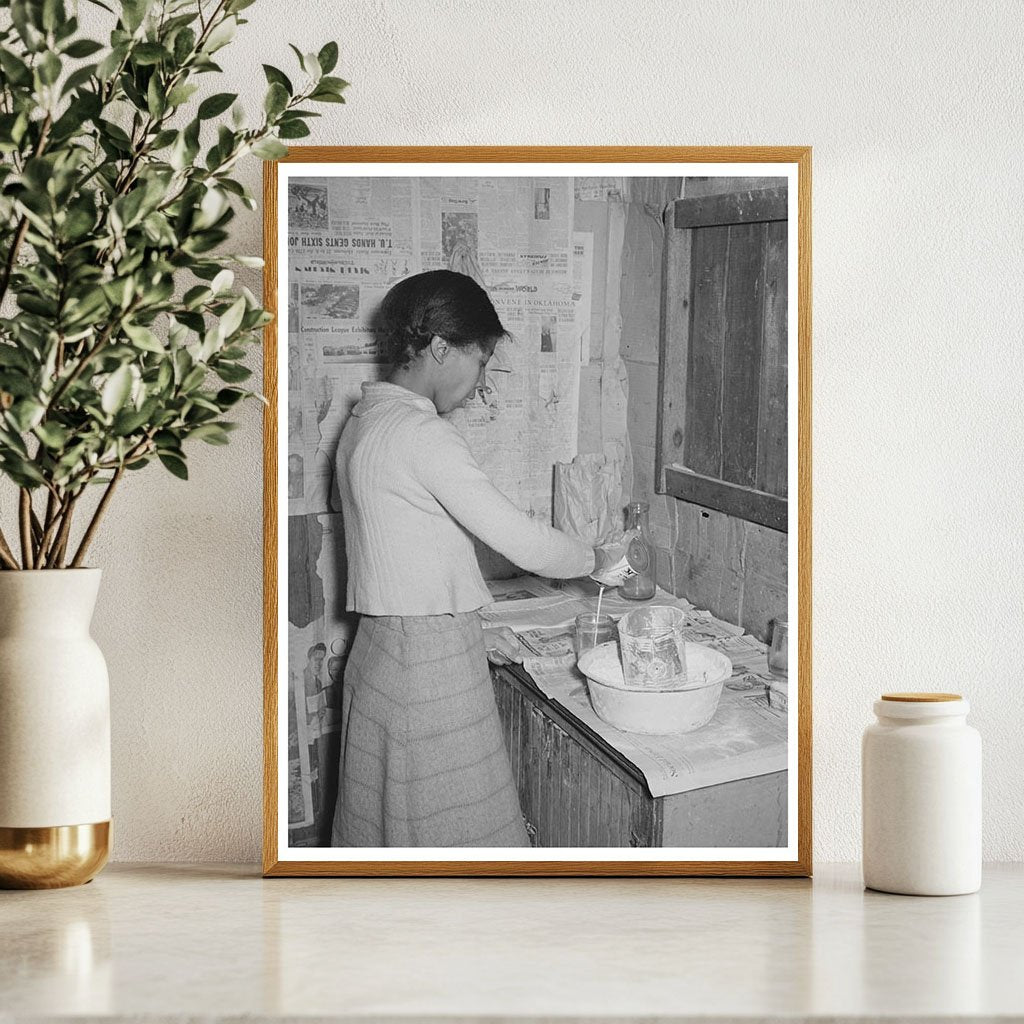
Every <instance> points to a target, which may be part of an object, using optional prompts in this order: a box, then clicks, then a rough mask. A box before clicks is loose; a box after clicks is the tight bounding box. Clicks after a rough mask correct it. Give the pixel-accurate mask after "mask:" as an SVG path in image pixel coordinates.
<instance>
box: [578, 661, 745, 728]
mask: <svg viewBox="0 0 1024 1024" xmlns="http://www.w3.org/2000/svg"><path fill="white" fill-rule="evenodd" d="M686 668H687V679H686V686H685V687H683V688H681V689H676V690H627V689H626V687H625V680H624V679H623V676H622V664H621V662H620V661H619V651H618V645H617V644H614V643H608V644H601V645H600V646H599V647H595V648H593V649H592V650H589V651H586V652H585V653H584V654H583V655H582V657H581V658H580V660H579V670H580V671H581V672H582V673H583V674H584V675H585V676H586V677H587V689H588V690H589V691H590V703H591V704H592V705H593V706H594V711H595V712H596V713H597V715H598V717H599V718H602V719H603V720H604V721H606V722H607V723H608V724H609V725H612V726H614V727H615V728H616V729H622V730H624V731H625V732H639V733H647V734H649V735H653V734H657V735H665V734H670V733H683V732H692V731H693V730H694V729H699V728H700V727H701V726H702V725H707V723H708V722H710V721H711V719H712V718H713V717H714V714H715V711H716V710H717V708H718V700H719V698H720V697H721V696H722V686H723V685H724V684H725V681H726V679H728V678H729V676H731V675H732V662H731V661H730V660H729V659H728V658H727V657H726V656H725V655H724V654H722V652H721V651H715V650H712V648H710V647H705V646H704V645H703V644H690V643H688V644H687V645H686Z"/></svg>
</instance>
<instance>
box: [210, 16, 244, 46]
mask: <svg viewBox="0 0 1024 1024" xmlns="http://www.w3.org/2000/svg"><path fill="white" fill-rule="evenodd" d="M237 28H238V22H237V21H236V20H235V18H234V17H227V18H225V19H224V20H223V21H222V22H220V23H219V24H218V25H216V26H214V29H213V31H212V32H211V33H210V34H209V35H208V36H207V37H206V42H204V43H203V53H216V52H217V51H218V50H219V49H220V48H221V47H222V46H227V45H228V43H230V42H231V40H232V39H234V38H235V30H236V29H237Z"/></svg>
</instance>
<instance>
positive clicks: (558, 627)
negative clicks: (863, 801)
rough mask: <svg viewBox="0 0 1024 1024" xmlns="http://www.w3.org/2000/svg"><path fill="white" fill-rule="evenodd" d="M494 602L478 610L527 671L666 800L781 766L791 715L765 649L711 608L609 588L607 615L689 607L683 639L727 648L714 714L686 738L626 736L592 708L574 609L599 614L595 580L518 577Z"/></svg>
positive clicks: (498, 586) (495, 587)
mask: <svg viewBox="0 0 1024 1024" xmlns="http://www.w3.org/2000/svg"><path fill="white" fill-rule="evenodd" d="M490 586H491V591H492V594H494V595H495V603H494V604H492V605H489V606H488V607H487V608H484V609H482V610H481V616H482V617H483V618H484V619H485V620H486V621H487V624H488V625H504V626H508V627H510V628H511V629H512V630H514V631H515V633H516V634H517V636H518V637H519V639H520V641H521V643H522V645H523V648H524V654H525V657H524V658H523V668H525V669H526V671H527V672H529V674H530V675H531V677H532V678H533V680H534V682H535V683H536V684H537V686H538V687H539V689H540V690H541V691H542V692H543V693H544V695H545V696H546V697H548V698H549V699H551V700H553V701H555V702H556V703H558V704H559V705H561V706H562V707H563V708H565V710H567V711H568V712H570V713H571V714H572V715H573V716H574V717H576V718H577V719H579V721H581V722H582V723H583V724H584V725H586V726H588V727H589V728H590V729H592V730H593V731H594V732H595V733H597V734H598V735H599V736H601V737H602V739H604V740H605V741H606V742H607V743H609V744H610V745H611V746H612V747H614V748H615V749H616V750H617V751H619V753H621V754H623V755H624V756H625V757H626V758H627V759H628V760H629V761H631V762H632V763H633V764H634V765H636V767H637V768H639V769H640V771H641V772H642V773H643V775H644V778H645V779H646V781H647V785H648V788H649V789H650V791H651V795H652V796H654V797H660V796H668V795H670V794H672V793H685V792H689V791H690V790H694V789H701V788H703V787H705V786H714V785H718V784H719V783H723V782H732V781H734V780H736V779H746V778H752V777H754V776H757V775H766V774H769V773H771V772H777V771H783V770H785V769H786V767H787V765H788V758H787V752H788V742H787V740H788V717H787V711H786V706H785V704H783V702H782V701H773V702H771V703H770V702H769V699H768V686H769V684H770V683H771V681H772V680H771V677H770V676H769V674H768V660H767V654H766V649H765V645H764V644H762V643H761V642H760V641H759V640H757V639H756V638H755V637H752V636H750V635H749V634H745V633H743V631H742V629H740V627H738V626H734V625H732V624H731V623H728V622H723V621H722V620H720V619H716V618H715V617H714V616H713V615H711V613H710V612H707V611H702V610H699V609H695V608H694V607H693V606H692V605H691V604H690V603H689V602H687V601H685V600H684V599H682V598H678V597H674V596H673V595H672V594H668V593H666V592H665V591H663V590H660V589H659V590H657V591H656V593H655V596H654V597H653V598H651V600H650V601H644V602H637V601H627V600H626V599H624V598H621V597H619V596H618V592H617V591H616V592H612V594H609V593H608V592H606V593H605V595H604V599H603V601H602V605H601V611H602V613H603V612H604V611H605V610H606V609H607V610H608V614H609V615H611V616H612V617H613V618H618V617H619V616H621V615H622V614H624V613H625V612H627V611H630V610H632V609H633V608H636V607H638V606H641V605H645V604H672V605H675V606H676V607H680V608H682V609H683V610H684V611H686V612H687V619H686V624H685V626H684V628H683V635H684V637H685V639H686V640H687V641H689V642H692V643H701V644H706V645H707V646H708V647H713V648H715V649H716V650H719V651H722V653H724V654H725V655H726V656H727V657H728V658H729V659H730V660H731V661H732V665H733V672H732V676H731V677H730V678H729V679H728V680H727V681H726V683H725V685H724V687H723V688H722V697H721V700H720V701H719V704H718V709H717V710H716V712H715V716H714V718H712V720H711V721H710V722H709V723H708V724H707V725H705V726H704V727H703V728H700V729H696V730H694V731H693V732H688V733H682V734H680V735H667V736H648V735H643V734H640V733H630V732H622V731H620V730H619V729H616V728H614V727H613V726H611V725H608V723H607V722H605V721H604V720H603V719H601V718H599V717H598V716H597V714H596V713H595V712H594V710H593V708H592V707H591V704H590V698H589V696H588V694H587V681H586V677H585V676H583V674H582V673H581V672H580V671H579V669H577V668H576V656H575V647H574V623H573V620H574V619H575V617H576V615H578V614H579V613H580V612H584V611H593V610H594V607H595V602H596V587H595V592H594V593H591V591H590V585H589V581H580V580H573V581H571V582H570V583H562V582H560V581H557V580H556V581H552V580H541V579H538V578H536V577H518V578H517V579H514V580H502V581H500V582H495V583H492V584H490Z"/></svg>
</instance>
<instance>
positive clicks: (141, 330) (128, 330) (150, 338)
mask: <svg viewBox="0 0 1024 1024" xmlns="http://www.w3.org/2000/svg"><path fill="white" fill-rule="evenodd" d="M121 326H122V329H123V330H124V333H125V334H127V335H128V337H129V338H131V339H132V342H133V343H134V344H135V347H136V348H140V349H142V351H143V352H158V353H160V354H163V353H164V352H166V351H167V350H166V348H164V344H163V342H162V341H161V340H160V339H159V338H158V337H157V336H156V335H155V334H154V333H153V332H152V331H151V330H150V329H149V328H148V327H143V326H142V324H122V325H121Z"/></svg>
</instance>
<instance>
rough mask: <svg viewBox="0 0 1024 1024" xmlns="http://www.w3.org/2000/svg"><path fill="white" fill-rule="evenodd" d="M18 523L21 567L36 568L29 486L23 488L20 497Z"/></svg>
mask: <svg viewBox="0 0 1024 1024" xmlns="http://www.w3.org/2000/svg"><path fill="white" fill-rule="evenodd" d="M18 523H19V525H20V527H21V567H22V568H23V569H34V568H35V562H34V560H33V558H32V492H31V491H30V490H29V489H28V488H27V487H22V488H21V497H20V499H19V508H18Z"/></svg>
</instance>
